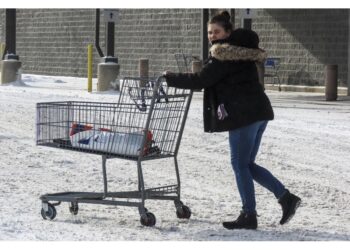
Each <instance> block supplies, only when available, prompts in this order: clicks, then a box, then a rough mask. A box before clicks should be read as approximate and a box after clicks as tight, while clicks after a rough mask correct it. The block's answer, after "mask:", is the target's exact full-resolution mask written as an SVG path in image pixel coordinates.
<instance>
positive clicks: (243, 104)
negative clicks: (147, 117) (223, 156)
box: [163, 11, 301, 229]
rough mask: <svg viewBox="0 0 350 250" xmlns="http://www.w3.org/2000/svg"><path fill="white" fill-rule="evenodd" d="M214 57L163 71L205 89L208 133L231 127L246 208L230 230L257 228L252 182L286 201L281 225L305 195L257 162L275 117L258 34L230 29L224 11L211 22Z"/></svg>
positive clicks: (174, 82)
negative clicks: (260, 66)
mask: <svg viewBox="0 0 350 250" xmlns="http://www.w3.org/2000/svg"><path fill="white" fill-rule="evenodd" d="M208 39H209V41H210V43H211V44H212V47H211V48H210V53H211V56H210V57H209V59H208V60H207V62H205V64H204V67H203V69H202V71H201V72H199V73H195V74H192V73H184V74H175V73H171V72H168V71H166V72H164V73H163V75H164V77H165V78H166V81H167V83H168V85H169V86H173V87H177V88H185V89H200V88H204V98H203V104H204V105H203V109H204V110H203V115H204V130H205V132H222V131H228V133H229V144H230V152H231V164H232V167H233V170H234V173H235V177H236V183H237V187H238V190H239V194H240V197H241V201H242V205H243V206H242V211H241V213H240V215H239V216H238V218H237V219H236V220H234V221H228V222H224V223H223V226H224V227H225V228H227V229H256V228H257V218H256V217H257V215H256V204H255V191H254V183H253V180H255V181H256V182H257V183H259V184H260V185H262V186H263V187H265V188H267V189H268V190H269V191H271V192H272V193H273V194H274V195H275V197H276V198H277V199H278V202H279V203H280V204H281V206H282V212H283V215H282V218H281V220H280V224H284V223H286V222H288V221H289V220H290V219H291V218H292V216H293V215H294V213H295V211H296V209H297V208H298V206H299V204H300V202H301V200H300V198H299V197H297V196H295V195H293V194H291V193H290V192H289V191H288V190H287V189H286V188H285V187H284V185H283V184H282V183H281V182H280V181H279V180H278V179H277V178H275V177H274V176H273V175H272V174H271V173H270V172H269V171H268V170H266V169H265V168H263V167H261V166H259V165H257V164H256V163H255V157H256V155H257V152H258V149H259V145H260V142H261V138H262V135H263V133H264V130H265V128H266V126H267V123H268V121H269V120H272V119H273V118H274V114H273V110H272V107H271V104H270V101H269V99H268V97H267V96H266V94H265V93H264V90H263V87H262V86H261V85H260V84H259V79H258V72H257V68H256V65H255V62H263V61H264V60H265V58H266V53H265V51H264V50H262V49H259V47H258V45H259V38H258V35H257V34H256V33H255V32H254V31H251V30H246V29H236V30H234V31H233V30H232V24H231V22H230V15H229V13H228V12H227V11H224V12H222V13H220V14H218V15H216V16H214V17H213V18H212V19H211V20H210V21H209V23H208Z"/></svg>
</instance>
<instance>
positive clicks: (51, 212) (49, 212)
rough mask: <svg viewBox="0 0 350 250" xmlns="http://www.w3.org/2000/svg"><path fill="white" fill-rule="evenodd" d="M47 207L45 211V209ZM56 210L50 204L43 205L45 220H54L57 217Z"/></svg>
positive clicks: (42, 214)
mask: <svg viewBox="0 0 350 250" xmlns="http://www.w3.org/2000/svg"><path fill="white" fill-rule="evenodd" d="M45 206H47V207H46V208H45V209H44V207H45ZM56 214H57V212H56V208H55V207H54V206H53V205H52V204H50V203H43V208H42V209H41V216H42V217H43V219H44V220H47V219H50V220H53V219H54V218H55V217H56Z"/></svg>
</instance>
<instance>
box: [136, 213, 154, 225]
mask: <svg viewBox="0 0 350 250" xmlns="http://www.w3.org/2000/svg"><path fill="white" fill-rule="evenodd" d="M140 221H141V224H142V225H143V226H146V227H153V226H154V225H155V224H156V217H155V216H154V214H152V213H150V212H147V213H145V214H143V215H141V219H140Z"/></svg>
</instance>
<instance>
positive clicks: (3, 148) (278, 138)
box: [0, 74, 350, 241]
mask: <svg viewBox="0 0 350 250" xmlns="http://www.w3.org/2000/svg"><path fill="white" fill-rule="evenodd" d="M267 94H268V96H269V97H270V98H271V102H272V104H273V107H274V111H275V120H273V121H271V122H270V123H269V125H268V128H267V130H266V132H265V135H264V137H263V141H262V144H261V148H260V153H259V155H258V157H257V162H258V163H260V164H261V165H263V166H265V167H267V168H268V169H269V170H271V171H272V173H273V174H274V175H276V176H277V177H278V178H279V179H280V180H281V181H282V182H283V183H284V184H285V185H286V186H287V188H289V189H290V190H291V191H292V192H294V193H296V194H297V195H299V196H300V197H301V198H302V205H301V207H300V208H299V210H298V211H297V214H296V215H295V217H294V218H293V220H292V221H290V222H289V223H288V224H286V225H283V226H281V225H279V223H278V222H279V220H280V216H281V209H280V206H279V204H278V203H277V201H276V199H275V198H274V196H273V195H272V194H271V193H269V192H268V191H267V190H265V189H263V188H262V187H260V186H258V185H256V186H255V187H256V196H257V211H258V214H259V215H260V217H258V222H259V227H258V230H257V231H249V230H240V231H229V230H226V229H224V228H223V227H222V225H221V223H222V221H225V220H232V219H235V218H236V216H237V215H238V214H239V211H240V208H241V204H240V200H239V196H238V191H237V188H236V184H235V180H234V175H233V171H232V169H231V166H230V159H229V147H228V135H227V133H215V134H206V133H204V132H203V125H202V93H198V92H197V93H195V95H194V97H193V101H192V104H191V108H190V111H189V116H188V119H187V123H186V127H185V131H184V135H183V140H182V142H181V146H180V151H179V154H178V162H179V167H180V176H181V185H182V186H181V188H182V189H181V200H182V201H183V202H184V204H185V205H187V206H189V207H190V208H191V210H192V217H191V218H190V219H189V220H180V219H178V218H177V217H176V214H175V207H174V204H173V202H170V201H159V200H147V201H146V207H147V209H148V210H149V211H150V212H152V213H154V214H155V216H156V218H157V223H156V225H155V226H154V227H152V228H148V227H143V226H141V224H140V217H139V213H138V210H137V209H136V208H134V207H120V206H118V207H115V206H105V205H96V204H80V206H79V208H80V209H79V213H78V215H76V216H74V215H71V214H70V213H69V210H68V205H67V203H63V204H61V205H60V206H58V207H56V209H57V217H56V218H55V219H54V220H53V221H47V220H43V219H42V217H41V215H40V210H41V201H40V199H39V197H40V195H42V194H45V193H54V192H64V191H93V192H102V191H103V182H102V168H101V157H99V156H96V155H90V154H84V153H79V152H72V151H65V150H61V149H53V148H47V147H39V146H36V145H35V105H36V103H37V102H47V101H69V100H79V101H99V102H115V101H117V98H118V92H116V91H113V90H110V91H106V92H103V93H98V92H96V79H94V90H93V92H92V93H88V92H87V80H86V79H85V78H74V77H54V76H39V75H29V74H25V75H23V76H22V79H21V82H20V83H18V82H17V83H13V84H6V85H0V155H1V160H0V188H1V192H0V209H1V213H0V240H4V241H13V240H21V241H22V240H30V241H32V240H35V241H37V240H39V241H71V240H75V241H135V240H137V241H348V240H350V209H349V203H350V191H349V190H350V189H349V185H350V154H349V152H350V99H349V98H348V97H345V96H340V97H339V100H338V101H336V102H325V101H324V97H323V96H322V95H320V94H313V93H290V92H289V93H288V92H273V91H267ZM135 164H136V163H135V162H133V161H126V160H119V159H111V160H108V161H107V172H108V177H109V183H108V184H109V188H110V190H113V191H124V190H128V189H132V190H136V189H137V170H136V165H135ZM143 170H144V175H145V182H146V188H147V187H153V186H157V185H164V184H165V185H167V184H175V178H176V176H175V172H174V168H173V165H172V161H171V160H155V161H147V162H146V163H144V168H143Z"/></svg>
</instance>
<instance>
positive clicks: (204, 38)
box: [201, 9, 209, 61]
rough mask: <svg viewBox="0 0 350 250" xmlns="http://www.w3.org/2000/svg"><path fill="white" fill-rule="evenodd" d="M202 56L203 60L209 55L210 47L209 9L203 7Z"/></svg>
mask: <svg viewBox="0 0 350 250" xmlns="http://www.w3.org/2000/svg"><path fill="white" fill-rule="evenodd" d="M201 20H202V23H201V58H202V60H203V61H205V60H206V59H208V57H209V48H208V32H207V29H208V27H207V26H208V21H209V9H202V12H201Z"/></svg>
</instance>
